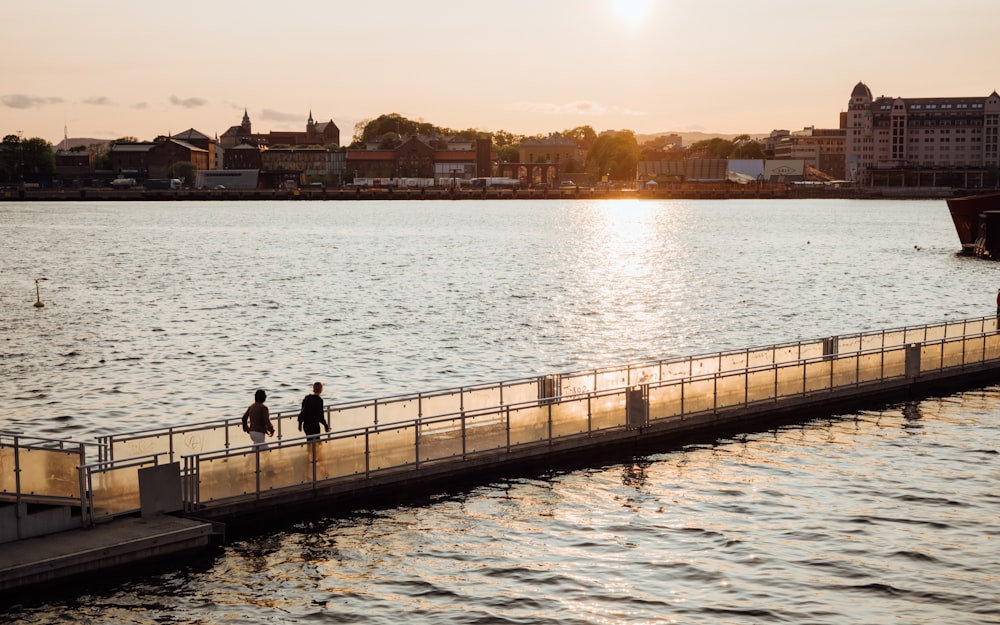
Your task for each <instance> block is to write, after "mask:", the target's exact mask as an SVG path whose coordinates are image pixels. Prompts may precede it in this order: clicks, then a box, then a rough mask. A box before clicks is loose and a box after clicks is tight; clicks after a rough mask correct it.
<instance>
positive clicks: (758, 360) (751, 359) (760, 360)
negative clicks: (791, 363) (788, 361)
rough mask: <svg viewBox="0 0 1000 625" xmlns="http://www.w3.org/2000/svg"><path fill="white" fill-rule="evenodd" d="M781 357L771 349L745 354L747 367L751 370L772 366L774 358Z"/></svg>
mask: <svg viewBox="0 0 1000 625" xmlns="http://www.w3.org/2000/svg"><path fill="white" fill-rule="evenodd" d="M779 357H783V356H782V355H780V354H779V352H777V351H775V350H773V349H756V350H754V351H752V352H750V353H749V354H747V366H748V367H749V368H751V369H756V368H758V367H765V366H767V365H773V364H774V361H775V359H776V358H779Z"/></svg>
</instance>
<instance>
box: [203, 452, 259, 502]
mask: <svg viewBox="0 0 1000 625" xmlns="http://www.w3.org/2000/svg"><path fill="white" fill-rule="evenodd" d="M198 490H199V496H198V499H199V501H201V502H208V501H214V500H216V499H228V498H229V497H238V496H240V495H248V494H251V493H255V492H257V460H256V452H255V451H254V449H253V448H249V447H248V448H244V449H243V450H239V451H235V452H233V453H232V454H228V455H219V456H203V457H202V458H200V460H199V462H198Z"/></svg>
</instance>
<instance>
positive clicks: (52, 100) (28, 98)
mask: <svg viewBox="0 0 1000 625" xmlns="http://www.w3.org/2000/svg"><path fill="white" fill-rule="evenodd" d="M62 101H63V99H62V98H56V97H48V98H45V97H41V96H36V95H25V94H23V93H11V94H8V95H5V96H2V97H0V102H2V103H3V105H4V106H6V107H7V108H12V109H31V108H39V107H42V106H45V105H46V104H59V103H61V102H62Z"/></svg>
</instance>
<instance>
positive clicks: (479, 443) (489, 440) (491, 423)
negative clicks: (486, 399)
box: [465, 411, 507, 454]
mask: <svg viewBox="0 0 1000 625" xmlns="http://www.w3.org/2000/svg"><path fill="white" fill-rule="evenodd" d="M506 448H507V421H506V411H503V412H495V413H492V414H483V415H477V416H475V417H469V418H467V419H466V422H465V449H466V451H467V452H468V453H470V454H471V453H476V452H480V451H493V450H496V449H506Z"/></svg>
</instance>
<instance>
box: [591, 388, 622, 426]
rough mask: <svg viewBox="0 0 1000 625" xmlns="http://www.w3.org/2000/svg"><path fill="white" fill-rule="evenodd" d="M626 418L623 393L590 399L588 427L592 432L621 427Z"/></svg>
mask: <svg viewBox="0 0 1000 625" xmlns="http://www.w3.org/2000/svg"><path fill="white" fill-rule="evenodd" d="M626 418H627V416H626V413H625V391H621V392H620V393H610V394H607V395H597V396H595V397H591V399H590V427H591V429H592V430H594V431H597V430H606V429H609V428H616V427H622V426H624V425H625V423H626Z"/></svg>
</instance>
